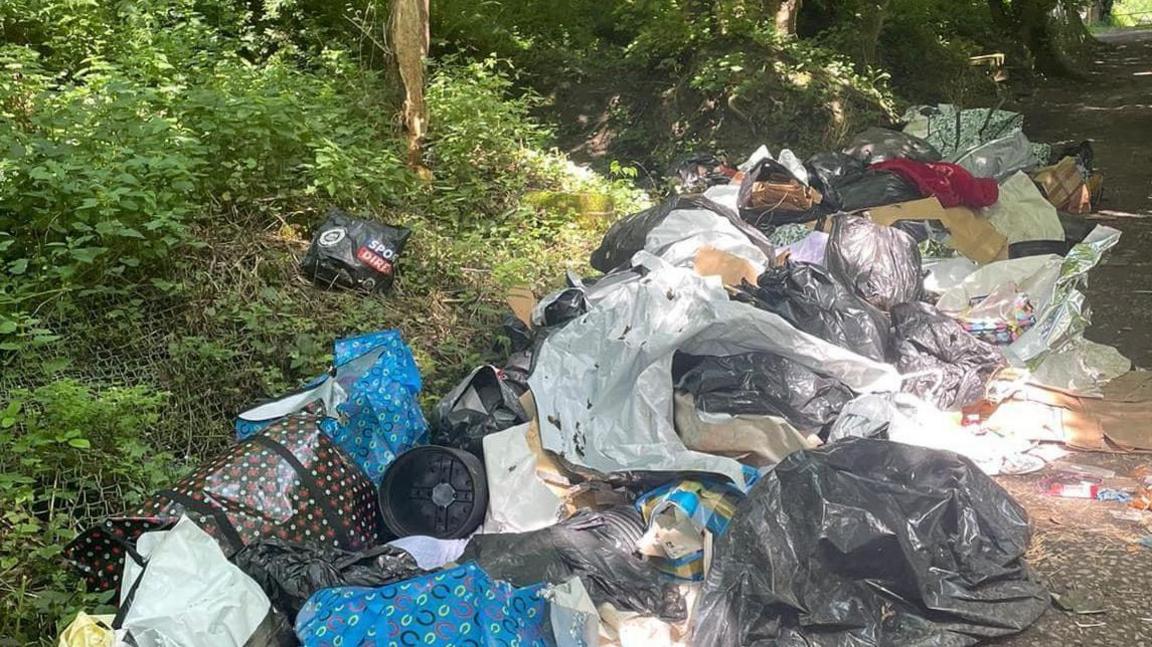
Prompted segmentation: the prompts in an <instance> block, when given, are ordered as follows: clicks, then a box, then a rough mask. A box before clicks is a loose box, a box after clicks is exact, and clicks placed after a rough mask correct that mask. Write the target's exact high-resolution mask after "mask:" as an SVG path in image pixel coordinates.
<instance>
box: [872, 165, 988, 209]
mask: <svg viewBox="0 0 1152 647" xmlns="http://www.w3.org/2000/svg"><path fill="white" fill-rule="evenodd" d="M872 168H874V169H879V170H882V171H891V172H893V173H896V174H897V175H899V176H900V177H902V178H904V179H905V180H908V181H909V182H911V183H913V184H915V185H916V187H917V188H918V189H920V191H921V192H923V193H924V194H926V195H931V196H935V197H936V199H937V200H939V201H940V205H941V206H943V207H944V208H948V207H960V206H964V207H970V208H972V209H979V208H981V207H988V206H991V205H993V204H996V201H997V200H999V199H1000V185H999V184H997V183H996V180H994V179H992V178H982V177H974V176H973V175H972V174H971V173H969V172H968V170H967V169H965V168H964V167H962V166H957V165H956V164H952V163H951V162H918V161H916V160H910V159H894V160H887V161H885V162H877V163H876V164H873V165H872Z"/></svg>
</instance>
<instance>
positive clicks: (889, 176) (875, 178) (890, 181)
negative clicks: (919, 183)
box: [836, 170, 924, 211]
mask: <svg viewBox="0 0 1152 647" xmlns="http://www.w3.org/2000/svg"><path fill="white" fill-rule="evenodd" d="M836 192H837V194H838V195H839V196H840V210H841V211H859V210H861V209H869V208H872V207H881V206H885V205H889V204H897V203H900V202H908V201H910V200H919V199H920V198H923V197H924V194H923V193H921V192H920V189H918V188H916V185H915V184H912V183H911V182H909V181H908V180H905V179H904V178H902V177H900V176H899V175H897V174H895V173H892V172H889V171H873V170H870V171H868V172H866V173H865V174H863V175H861V176H859V177H857V178H856V179H854V180H852V181H851V182H847V183H844V184H839V185H837V186H836Z"/></svg>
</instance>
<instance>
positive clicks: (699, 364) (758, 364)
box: [672, 353, 855, 432]
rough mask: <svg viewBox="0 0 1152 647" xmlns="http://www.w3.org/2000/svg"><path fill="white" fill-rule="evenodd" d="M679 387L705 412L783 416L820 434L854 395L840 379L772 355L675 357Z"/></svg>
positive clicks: (674, 368) (798, 426) (679, 354)
mask: <svg viewBox="0 0 1152 647" xmlns="http://www.w3.org/2000/svg"><path fill="white" fill-rule="evenodd" d="M672 372H673V375H675V376H678V379H677V388H678V389H680V390H682V391H686V392H688V393H691V394H693V395H694V396H695V399H696V406H697V407H699V409H700V410H701V411H705V412H707V413H727V414H731V415H741V414H745V415H749V414H750V415H768V416H783V417H784V419H786V420H787V421H788V422H789V423H791V424H792V425H793V426H794V427H796V428H797V429H799V430H801V431H807V432H819V431H820V430H822V429H823V428H824V427H825V426H826V425H829V424H831V423H832V421H834V420H835V419H836V415H837V414H838V413H839V412H840V409H841V408H842V407H843V406H844V405H845V404H846V403H847V402H848V401H849V400H851V399H852V398H853V397H854V395H855V394H853V393H852V390H851V389H849V388H848V387H847V386H845V385H844V384H843V383H842V382H840V380H837V379H835V378H830V377H826V376H824V375H821V374H820V373H818V372H816V371H813V370H811V369H809V368H808V367H806V366H804V365H802V364H799V363H797V362H794V361H792V360H789V359H787V358H785V357H781V356H780V355H775V354H773V353H740V354H738V355H724V356H721V357H699V356H694V355H687V354H685V353H677V354H676V356H675V358H674V359H673V363H672Z"/></svg>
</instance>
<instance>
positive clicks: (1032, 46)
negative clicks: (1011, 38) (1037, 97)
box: [1013, 0, 1078, 76]
mask: <svg viewBox="0 0 1152 647" xmlns="http://www.w3.org/2000/svg"><path fill="white" fill-rule="evenodd" d="M1058 2H1059V0H1016V2H1014V3H1013V5H1016V6H1018V11H1017V19H1018V20H1019V29H1020V31H1019V33H1020V36H1021V39H1022V40H1023V42H1024V44H1025V46H1026V47H1027V48H1028V51H1029V52H1031V54H1032V64H1033V66H1034V67H1035V68H1036V69H1037V70H1039V71H1041V72H1044V73H1046V74H1052V75H1056V76H1077V75H1078V74H1077V73H1076V71H1075V70H1074V69H1073V67H1072V64H1071V62H1070V61H1069V60H1068V57H1067V55H1066V54H1065V53H1064V52H1063V51H1061V49H1060V47H1059V44H1058V43H1057V40H1056V34H1054V33H1053V31H1054V30H1053V27H1054V25H1053V24H1052V12H1053V11H1054V10H1055V9H1056V5H1057V3H1058Z"/></svg>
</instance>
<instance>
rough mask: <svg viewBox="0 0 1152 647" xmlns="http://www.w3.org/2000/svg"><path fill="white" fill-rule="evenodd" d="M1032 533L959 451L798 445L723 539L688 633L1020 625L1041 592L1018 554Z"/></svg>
mask: <svg viewBox="0 0 1152 647" xmlns="http://www.w3.org/2000/svg"><path fill="white" fill-rule="evenodd" d="M1029 535H1030V530H1029V524H1028V518H1027V515H1026V514H1025V512H1024V509H1023V508H1022V507H1020V505H1019V504H1017V503H1016V502H1015V501H1013V500H1012V498H1011V497H1010V496H1009V495H1008V494H1007V493H1006V492H1005V491H1004V490H1003V489H1001V488H1000V486H998V485H997V484H996V483H995V482H994V481H992V480H991V479H990V478H989V477H987V476H985V475H984V474H983V473H982V472H981V471H980V470H979V469H977V468H976V467H975V466H974V465H973V464H972V463H971V462H970V461H968V460H966V459H964V458H961V457H959V456H957V455H956V454H953V453H950V452H942V451H938V450H931V449H924V448H919V447H912V446H908V445H900V444H895V443H891V442H886V441H880V440H870V439H854V440H847V441H843V442H839V443H834V444H831V445H829V446H827V447H823V448H820V449H815V450H806V451H802V452H796V453H795V454H792V455H791V456H789V457H788V458H786V459H784V460H783V461H782V462H781V463H780V464H779V465H778V466H776V468H775V469H773V470H772V471H770V472H768V473H767V474H765V475H764V476H763V477H762V478H761V479H760V481H759V482H758V483H757V484H756V486H755V487H753V488H752V490H751V491H750V492H749V493H748V495H747V497H746V498H745V500H744V501H743V502H742V503H741V504H740V505H739V506H738V507H737V509H736V513H735V515H734V516H733V518H732V521H731V523H730V524H729V526H728V530H727V532H726V533H725V534H724V536H723V537H721V538H720V539H719V540H718V542H717V544H716V552H715V557H714V560H713V563H712V569H711V571H710V573H709V575H708V577H707V579H706V580H705V582H704V588H703V591H702V592H701V595H700V600H699V603H698V605H697V609H696V616H695V618H694V619H693V632H692V644H693V645H697V646H700V647H711V646H717V647H719V646H729V645H753V644H767V643H768V642H770V641H774V640H780V641H783V642H786V643H788V644H807V643H806V642H805V641H807V642H808V643H810V642H811V641H812V640H819V641H820V642H822V643H825V644H856V643H861V644H865V643H866V644H886V645H891V644H904V643H905V641H910V642H919V643H921V644H968V643H969V642H970V641H974V640H975V639H976V638H990V637H994V636H999V635H1006V634H1010V633H1015V632H1017V631H1020V630H1021V629H1023V628H1024V627H1027V626H1028V625H1029V624H1031V623H1032V622H1033V621H1034V620H1035V619H1036V618H1038V617H1039V616H1040V615H1041V614H1042V613H1043V612H1044V610H1045V608H1046V607H1047V606H1048V605H1049V596H1048V593H1047V592H1046V591H1045V590H1044V587H1043V586H1042V585H1040V583H1038V582H1037V581H1035V580H1034V579H1033V578H1032V576H1031V574H1030V572H1029V570H1028V568H1027V567H1026V566H1025V564H1024V561H1023V556H1024V551H1025V549H1026V548H1027V545H1028V539H1029ZM977 555H979V557H978V558H977V557H976V556H977ZM797 573H803V574H804V575H803V576H802V577H797V576H796V575H795V574H797ZM881 583H882V585H880V586H877V584H881ZM897 591H898V592H899V593H898V594H897V593H896V592H897ZM766 600H771V601H772V602H771V603H766V602H765V601H766ZM897 600H898V602H896V601H897Z"/></svg>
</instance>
